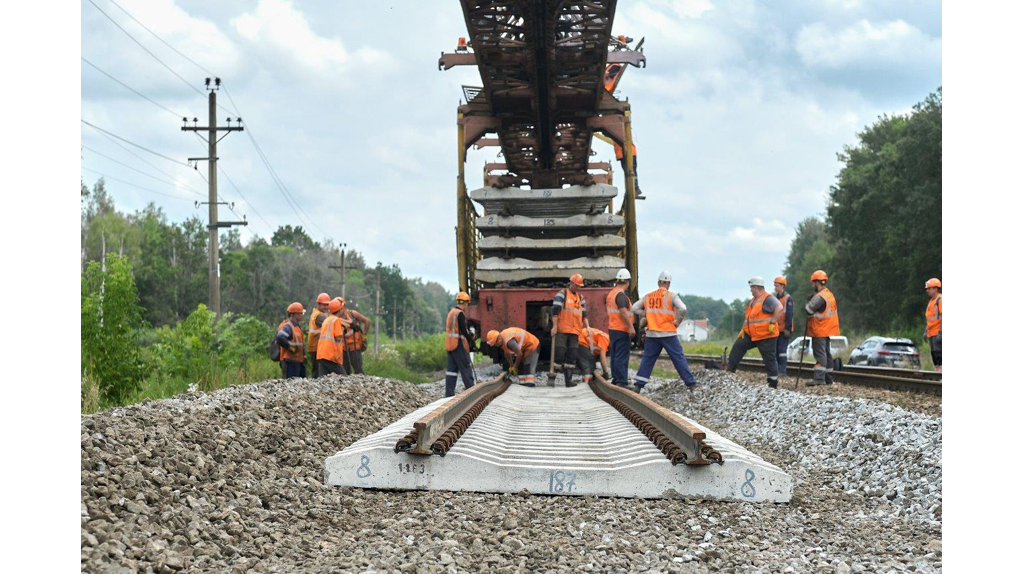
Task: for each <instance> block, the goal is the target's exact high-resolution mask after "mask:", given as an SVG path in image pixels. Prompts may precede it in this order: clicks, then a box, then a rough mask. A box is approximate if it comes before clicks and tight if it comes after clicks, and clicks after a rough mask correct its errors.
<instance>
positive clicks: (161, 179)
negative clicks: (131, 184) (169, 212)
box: [82, 144, 203, 197]
mask: <svg viewBox="0 0 1024 574" xmlns="http://www.w3.org/2000/svg"><path fill="white" fill-rule="evenodd" d="M82 149H85V150H89V151H90V152H92V153H94V154H96V155H98V156H100V157H102V158H106V159H108V160H110V161H112V162H114V163H116V164H120V165H123V166H124V167H126V168H128V169H130V170H132V171H135V172H138V173H141V174H142V175H144V176H146V177H149V178H152V179H155V180H156V181H159V182H162V183H166V184H168V185H173V186H174V187H178V186H179V185H180V186H181V187H183V188H185V189H186V190H187V191H191V192H192V193H194V194H196V195H198V196H200V197H202V196H203V194H202V192H200V191H199V190H197V189H194V188H192V187H190V186H188V185H186V184H179V183H177V182H174V181H168V180H166V179H163V178H160V177H157V176H155V175H151V174H148V173H146V172H144V171H142V170H141V169H138V168H135V167H132V166H130V165H128V164H126V163H124V162H122V161H118V160H116V159H114V158H112V157H110V156H109V155H104V154H102V153H100V152H98V151H96V150H94V149H92V148H91V147H89V146H87V145H84V144H83V145H82Z"/></svg>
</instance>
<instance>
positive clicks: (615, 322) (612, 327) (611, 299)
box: [604, 285, 633, 333]
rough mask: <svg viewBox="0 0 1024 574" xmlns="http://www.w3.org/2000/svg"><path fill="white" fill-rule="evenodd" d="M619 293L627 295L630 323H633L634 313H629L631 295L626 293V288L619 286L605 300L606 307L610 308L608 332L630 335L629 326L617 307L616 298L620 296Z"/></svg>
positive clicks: (627, 310)
mask: <svg viewBox="0 0 1024 574" xmlns="http://www.w3.org/2000/svg"><path fill="white" fill-rule="evenodd" d="M619 293H622V294H624V295H626V313H627V314H628V315H629V321H630V323H632V322H633V313H632V312H630V311H629V308H630V307H631V306H632V303H631V302H630V301H629V294H628V293H626V286H625V285H618V286H616V287H615V288H614V289H612V290H611V291H609V292H608V296H607V297H605V298H604V306H605V307H607V308H608V330H609V331H625V332H627V333H628V332H629V325H627V324H626V322H625V321H623V320H622V316H621V315H619V308H618V307H617V306H616V305H615V298H616V297H618V296H619Z"/></svg>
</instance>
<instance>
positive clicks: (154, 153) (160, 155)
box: [82, 120, 192, 168]
mask: <svg viewBox="0 0 1024 574" xmlns="http://www.w3.org/2000/svg"><path fill="white" fill-rule="evenodd" d="M82 123H83V124H85V125H87V126H89V127H90V128H92V129H94V130H97V131H100V132H102V133H105V134H107V135H109V136H111V137H115V138H117V139H119V140H121V141H123V142H124V143H126V144H129V145H133V146H135V147H137V148H139V149H141V150H142V151H145V152H149V153H151V154H153V155H155V156H158V157H162V158H164V159H166V160H167V161H170V162H174V163H176V164H178V165H183V166H185V167H187V168H191V167H192V166H190V165H189V164H187V163H185V162H181V161H178V160H176V159H174V158H173V157H168V156H166V155H164V154H162V153H160V152H155V151H153V150H151V149H149V148H147V147H145V146H141V145H139V144H137V143H135V142H133V141H131V140H128V139H125V138H123V137H121V136H119V135H117V134H114V133H111V132H109V131H107V130H105V129H103V128H101V127H99V126H97V125H94V124H91V123H89V122H87V121H85V120H82Z"/></svg>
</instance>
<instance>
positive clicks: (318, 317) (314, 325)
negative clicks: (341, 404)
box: [306, 293, 331, 378]
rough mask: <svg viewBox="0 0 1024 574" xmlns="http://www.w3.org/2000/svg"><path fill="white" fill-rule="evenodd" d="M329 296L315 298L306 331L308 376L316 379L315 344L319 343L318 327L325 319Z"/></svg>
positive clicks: (317, 368) (322, 294)
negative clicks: (314, 305) (314, 304)
mask: <svg viewBox="0 0 1024 574" xmlns="http://www.w3.org/2000/svg"><path fill="white" fill-rule="evenodd" d="M330 302H331V296H330V295H328V294H327V293H321V294H319V295H317V297H316V307H315V308H314V309H313V311H311V312H310V313H309V329H308V330H307V331H306V356H308V357H309V371H308V373H309V376H310V377H313V378H316V377H319V376H320V367H319V365H318V364H317V362H316V361H317V344H318V343H319V342H320V326H321V325H323V324H324V320H326V319H327V314H328V307H329V304H330Z"/></svg>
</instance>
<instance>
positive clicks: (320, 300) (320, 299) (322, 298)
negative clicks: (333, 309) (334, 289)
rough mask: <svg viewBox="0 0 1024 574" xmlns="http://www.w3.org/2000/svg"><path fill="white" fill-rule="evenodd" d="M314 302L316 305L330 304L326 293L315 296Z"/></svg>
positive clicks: (329, 298)
mask: <svg viewBox="0 0 1024 574" xmlns="http://www.w3.org/2000/svg"><path fill="white" fill-rule="evenodd" d="M316 302H317V303H330V302H331V296H330V295H328V294H327V293H321V294H319V295H317V296H316Z"/></svg>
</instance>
